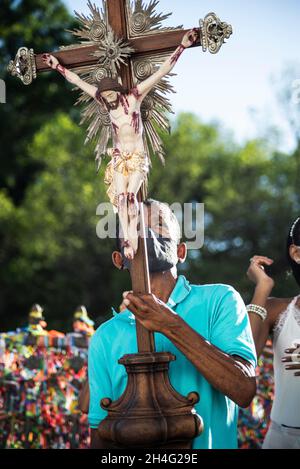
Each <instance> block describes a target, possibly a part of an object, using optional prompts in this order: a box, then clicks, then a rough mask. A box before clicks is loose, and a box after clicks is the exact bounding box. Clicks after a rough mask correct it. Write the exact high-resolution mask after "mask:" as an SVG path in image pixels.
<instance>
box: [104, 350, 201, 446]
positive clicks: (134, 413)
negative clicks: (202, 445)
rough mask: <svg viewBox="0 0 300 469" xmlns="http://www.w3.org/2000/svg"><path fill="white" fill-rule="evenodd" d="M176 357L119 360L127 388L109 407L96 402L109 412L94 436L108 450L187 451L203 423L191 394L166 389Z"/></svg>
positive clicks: (107, 403) (143, 355)
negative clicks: (151, 449) (171, 365)
mask: <svg viewBox="0 0 300 469" xmlns="http://www.w3.org/2000/svg"><path fill="white" fill-rule="evenodd" d="M175 359H176V357H175V356H174V355H172V354H171V353H169V352H160V353H158V352H154V353H151V352H145V353H138V354H132V355H124V356H123V357H122V358H121V359H120V360H119V361H118V363H120V364H122V365H124V366H125V367H126V371H127V374H128V382H127V387H126V389H125V391H124V393H123V394H122V396H121V397H120V398H119V399H118V400H116V401H114V402H112V401H111V399H109V398H104V399H102V400H101V407H102V408H103V409H105V410H107V411H108V416H107V417H106V418H105V419H104V420H102V422H101V423H100V425H99V427H98V431H99V434H100V437H101V439H102V440H105V442H107V446H106V447H107V448H110V449H113V448H114V449H124V448H159V449H168V448H172V449H175V448H178V449H190V448H191V447H192V441H193V439H194V438H195V437H196V436H198V435H200V433H202V431H203V422H202V419H201V417H200V416H199V415H197V413H196V411H195V409H194V405H195V404H196V403H197V402H198V401H199V395H198V394H197V393H196V392H190V393H189V394H188V396H187V397H184V396H182V395H181V394H179V393H178V392H177V391H176V390H175V389H174V388H173V387H172V385H171V383H170V380H169V375H168V370H169V363H170V361H173V360H175Z"/></svg>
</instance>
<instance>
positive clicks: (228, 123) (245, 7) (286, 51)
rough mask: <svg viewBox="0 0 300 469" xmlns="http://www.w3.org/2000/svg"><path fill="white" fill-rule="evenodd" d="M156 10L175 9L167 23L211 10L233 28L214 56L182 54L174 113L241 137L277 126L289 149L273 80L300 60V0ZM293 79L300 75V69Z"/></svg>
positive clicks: (73, 6)
mask: <svg viewBox="0 0 300 469" xmlns="http://www.w3.org/2000/svg"><path fill="white" fill-rule="evenodd" d="M145 1H146V2H147V0H145ZM94 2H95V3H96V4H97V0H94ZM65 3H66V5H67V6H68V7H69V9H70V11H74V10H77V11H79V12H83V13H88V12H89V10H88V7H87V1H86V0H65ZM99 4H100V2H99ZM158 10H159V11H164V12H173V14H172V16H171V17H170V18H169V19H168V20H167V21H166V22H165V25H172V26H177V25H178V24H183V25H184V27H186V28H189V27H194V26H197V25H198V22H199V19H200V18H203V17H204V16H205V15H206V14H207V13H208V12H210V11H214V12H215V13H217V15H218V16H219V17H220V18H221V19H222V20H224V21H227V22H229V23H231V24H232V26H233V29H234V34H233V36H232V37H231V39H230V40H229V41H228V43H227V44H225V45H224V46H223V47H222V49H221V51H220V52H219V54H218V55H211V54H209V53H206V54H204V53H203V52H202V51H201V49H200V48H197V49H193V50H188V51H186V52H185V53H184V55H183V56H182V57H181V59H180V61H179V62H178V64H177V65H176V69H175V72H176V73H177V74H178V76H177V77H174V78H172V82H173V84H174V86H175V87H176V90H177V94H176V95H172V98H171V99H172V103H173V108H174V111H175V113H179V112H180V111H191V112H194V113H196V114H197V115H198V116H199V117H200V118H202V119H203V120H204V121H211V120H218V121H220V122H222V124H223V125H224V127H225V128H227V129H228V130H230V131H233V133H234V136H235V138H236V139H237V141H239V142H242V141H244V140H245V139H248V138H251V137H253V136H257V135H261V134H263V133H264V130H265V128H267V127H269V126H272V125H277V126H278V127H279V128H280V130H281V131H282V133H283V139H282V141H281V144H280V146H281V148H282V149H291V148H292V147H293V143H294V140H293V138H292V135H291V133H290V132H289V127H288V125H287V119H286V118H285V117H283V115H282V112H281V109H280V106H279V105H278V104H277V99H276V89H275V86H274V84H273V80H274V78H276V77H279V76H280V74H281V73H282V71H283V70H284V67H285V66H286V65H288V64H297V63H298V65H299V62H300V59H299V52H300V27H299V21H300V1H299V0H285V1H284V0H251V1H249V0H248V1H247V0H186V1H181V0H160V4H159V6H158ZM294 78H295V79H296V78H298V79H300V73H299V76H297V75H295V76H294ZM290 86H292V81H291V83H290Z"/></svg>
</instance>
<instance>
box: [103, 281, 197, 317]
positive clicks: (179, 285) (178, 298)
mask: <svg viewBox="0 0 300 469" xmlns="http://www.w3.org/2000/svg"><path fill="white" fill-rule="evenodd" d="M190 291H191V286H190V283H189V281H188V280H187V279H186V278H185V276H184V275H179V277H178V279H177V282H176V284H175V287H174V288H173V290H172V292H171V294H170V296H169V299H168V301H167V303H166V304H167V306H170V308H174V307H175V306H176V305H178V304H179V303H181V302H182V301H183V300H184V299H185V298H186V297H187V296H188V295H189V293H190ZM111 310H112V313H113V316H116V317H117V318H118V319H122V320H125V321H128V320H130V321H132V320H135V316H134V314H132V313H131V311H129V310H128V309H124V311H122V312H121V313H118V312H117V311H116V310H115V309H114V308H113V307H112V308H111Z"/></svg>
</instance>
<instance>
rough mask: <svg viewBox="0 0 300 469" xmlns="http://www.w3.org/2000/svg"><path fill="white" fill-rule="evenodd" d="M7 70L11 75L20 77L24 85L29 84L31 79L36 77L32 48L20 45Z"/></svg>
mask: <svg viewBox="0 0 300 469" xmlns="http://www.w3.org/2000/svg"><path fill="white" fill-rule="evenodd" d="M7 70H8V71H9V72H10V73H11V74H12V75H13V76H17V77H18V78H20V80H21V81H22V82H23V84H24V85H30V84H31V83H32V80H33V79H34V78H36V65H35V58H34V52H33V49H27V47H20V49H19V50H18V52H17V55H16V57H15V60H11V61H10V62H9V65H8V67H7Z"/></svg>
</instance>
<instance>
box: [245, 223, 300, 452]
mask: <svg viewBox="0 0 300 469" xmlns="http://www.w3.org/2000/svg"><path fill="white" fill-rule="evenodd" d="M287 258H288V262H289V265H290V267H291V269H292V272H293V275H294V278H295V280H296V282H297V284H298V286H299V287H300V217H299V218H297V219H296V220H295V222H294V223H293V224H292V226H291V228H290V231H289V234H288V239H287ZM272 263H273V260H272V259H269V258H268V257H264V256H254V257H253V258H252V259H251V264H250V267H249V269H248V272H247V275H248V277H249V279H250V280H251V281H253V282H254V283H255V285H256V288H255V292H254V296H253V298H252V301H251V304H250V305H248V306H247V310H248V313H249V318H250V322H251V327H252V333H253V337H254V341H255V345H256V351H257V355H258V356H259V355H260V354H261V352H262V351H263V349H264V347H265V344H266V342H267V340H268V337H269V336H270V335H271V336H272V339H273V350H274V380H275V398H274V402H273V406H272V412H271V424H270V427H269V430H268V433H267V435H266V437H265V441H264V444H263V449H273V448H274V449H275V448H276V449H278V448H284V449H287V448H289V449H292V448H295V449H300V295H297V296H295V297H293V298H274V297H269V295H270V293H271V291H272V289H273V287H274V281H273V279H272V278H271V277H269V276H268V275H267V274H266V272H265V270H264V266H269V265H271V264H272Z"/></svg>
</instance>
